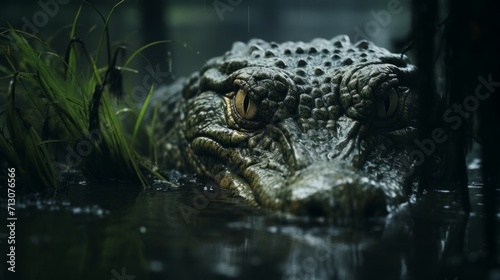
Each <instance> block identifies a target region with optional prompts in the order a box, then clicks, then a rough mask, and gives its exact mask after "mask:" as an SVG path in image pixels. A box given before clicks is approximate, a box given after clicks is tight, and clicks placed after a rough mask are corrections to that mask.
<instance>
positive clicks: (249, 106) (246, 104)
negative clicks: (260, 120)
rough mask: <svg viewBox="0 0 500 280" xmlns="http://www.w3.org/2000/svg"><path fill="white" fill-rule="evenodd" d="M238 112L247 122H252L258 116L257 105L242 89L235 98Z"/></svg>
mask: <svg viewBox="0 0 500 280" xmlns="http://www.w3.org/2000/svg"><path fill="white" fill-rule="evenodd" d="M233 100H234V107H235V108H236V112H237V113H238V114H239V115H240V116H241V117H242V118H244V119H246V120H252V119H254V118H255V116H256V115H257V105H255V102H253V100H252V99H251V98H250V96H249V95H248V94H247V93H246V92H245V91H244V90H242V89H240V90H238V92H237V93H236V96H235V97H234V99H233Z"/></svg>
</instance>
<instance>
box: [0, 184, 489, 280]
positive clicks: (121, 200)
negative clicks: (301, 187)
mask: <svg viewBox="0 0 500 280" xmlns="http://www.w3.org/2000/svg"><path fill="white" fill-rule="evenodd" d="M183 184H186V185H188V186H187V187H185V188H180V189H155V190H147V191H138V190H137V188H134V187H133V186H129V187H126V186H116V187H111V188H110V187H109V186H106V188H103V187H102V186H93V185H87V186H82V185H75V186H74V187H71V188H69V190H68V191H67V192H66V193H64V194H62V195H60V196H59V198H57V199H56V200H43V199H41V200H40V198H35V199H31V200H26V199H25V200H24V201H23V202H22V205H24V207H22V208H21V209H20V210H19V221H18V224H19V228H18V233H17V234H18V237H17V238H18V240H19V242H18V243H19V244H18V260H19V262H18V266H17V268H18V271H19V272H18V274H17V276H18V277H19V279H117V280H119V279H138V280H140V279H374V278H380V279H444V278H446V277H448V278H450V277H451V278H454V276H456V275H457V274H458V273H462V272H463V269H462V270H460V269H459V267H460V265H461V263H462V262H463V258H462V257H463V256H468V257H470V256H471V255H473V254H481V253H482V249H483V246H484V241H483V233H482V225H481V223H482V218H481V214H480V208H478V207H479V206H477V199H476V201H475V204H474V205H475V208H474V211H475V212H474V213H473V214H472V215H471V216H470V217H468V216H466V215H464V214H461V213H460V205H459V204H458V203H456V201H459V199H457V196H456V194H455V193H453V192H449V191H435V192H429V193H427V194H426V195H425V196H424V197H423V198H422V199H420V200H419V202H418V203H416V204H412V205H410V204H407V205H404V206H403V207H401V209H400V210H399V211H397V212H396V213H395V214H393V215H391V216H389V217H387V218H385V219H378V220H371V221H365V222H363V223H357V224H339V223H334V222H331V221H322V220H305V219H297V218H291V217H287V216H282V215H276V214H273V213H269V212H266V211H264V210H260V209H255V208H253V207H251V206H249V205H246V204H245V202H244V201H243V200H241V199H239V198H234V197H229V196H227V195H226V194H225V193H223V192H221V193H220V194H218V195H217V196H212V198H211V199H210V200H209V202H208V203H206V204H200V205H198V207H195V205H193V204H194V203H195V202H193V199H194V198H196V195H198V194H199V193H203V191H204V188H205V186H203V185H201V184H199V183H197V182H196V180H192V181H186V182H184V183H183ZM193 190H197V191H193ZM471 192H472V195H471V196H472V197H477V196H476V195H477V193H478V189H477V187H475V186H472V187H471ZM208 194H209V193H208ZM48 201H50V203H48ZM473 202H474V201H473ZM37 205H38V206H37ZM181 205H184V206H188V207H192V208H193V209H194V210H196V211H194V212H192V213H190V215H189V223H187V221H186V219H185V216H183V214H182V213H181V210H180V208H179V207H180V206H181ZM201 206H203V207H201ZM181 208H182V207H181ZM75 209H80V210H75ZM2 258H5V255H4V254H3V256H2ZM1 261H2V262H3V263H5V262H4V260H1ZM476 272H477V271H474V270H473V273H474V275H476V274H477V273H476ZM132 276H135V278H132ZM2 279H5V278H2Z"/></svg>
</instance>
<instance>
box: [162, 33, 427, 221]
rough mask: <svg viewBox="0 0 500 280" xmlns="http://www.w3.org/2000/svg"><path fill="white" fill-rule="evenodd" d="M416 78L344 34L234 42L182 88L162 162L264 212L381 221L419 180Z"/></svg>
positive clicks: (400, 58) (401, 60) (394, 59)
mask: <svg viewBox="0 0 500 280" xmlns="http://www.w3.org/2000/svg"><path fill="white" fill-rule="evenodd" d="M414 72H415V67H414V66H412V65H410V64H409V63H408V60H407V58H406V57H405V56H404V55H400V54H393V53H391V52H389V51H387V50H386V49H384V48H380V47H377V46H375V45H374V44H372V43H371V42H368V41H359V42H357V43H355V44H352V43H351V42H350V41H349V38H348V37H347V36H337V37H334V38H333V39H331V40H324V39H315V40H313V41H311V42H309V43H304V42H285V43H282V44H277V43H273V42H271V43H268V42H265V41H262V40H251V41H250V42H249V43H248V44H244V43H240V42H238V43H235V44H234V46H233V48H232V49H231V50H230V51H228V52H227V53H226V54H225V55H223V56H221V57H216V58H213V59H211V60H209V61H208V62H207V63H206V65H205V66H204V67H203V69H202V70H201V71H200V72H198V73H196V74H194V75H193V76H192V77H191V79H190V80H189V81H188V82H186V84H185V86H184V88H183V97H182V102H180V105H178V108H177V109H178V114H177V116H178V119H177V120H176V121H175V126H174V129H173V130H171V133H169V137H170V139H175V140H174V141H170V142H169V143H168V144H166V145H164V147H163V149H164V157H165V158H166V161H167V162H170V164H171V165H174V166H175V167H178V168H184V169H188V170H193V171H195V172H197V173H199V174H202V175H204V176H207V177H209V178H211V179H213V180H214V181H215V182H216V183H217V184H218V185H219V186H220V187H221V188H223V189H227V190H229V191H231V192H233V193H235V194H237V195H240V196H242V197H244V198H246V199H248V200H249V201H251V202H254V203H256V204H258V205H260V206H263V207H265V208H270V209H275V210H279V211H284V212H290V213H293V214H298V215H313V216H316V215H321V216H333V217H359V216H362V217H364V216H373V215H383V214H385V213H387V210H388V209H389V208H390V207H391V206H394V205H398V204H399V203H401V202H402V201H405V199H406V198H407V195H408V193H409V188H410V186H411V184H412V180H413V178H411V177H408V176H405V175H406V174H405V172H406V169H405V162H403V161H404V160H405V159H407V158H408V156H409V153H410V152H411V151H412V149H413V147H412V143H413V141H412V140H413V139H414V138H415V136H416V128H415V127H416V125H415V124H416V118H415V113H416V106H417V100H416V98H417V97H416V93H415V92H414V90H413V89H412V86H411V81H412V80H414V78H413V76H414V75H413V74H414Z"/></svg>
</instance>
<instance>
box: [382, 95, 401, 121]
mask: <svg viewBox="0 0 500 280" xmlns="http://www.w3.org/2000/svg"><path fill="white" fill-rule="evenodd" d="M398 105H399V96H398V92H397V91H396V89H394V88H393V89H391V92H390V93H389V94H388V95H387V97H386V98H385V99H384V101H383V102H382V103H380V104H379V105H378V108H377V117H379V118H380V119H386V118H389V117H391V116H392V115H393V114H394V112H396V109H397V108H398Z"/></svg>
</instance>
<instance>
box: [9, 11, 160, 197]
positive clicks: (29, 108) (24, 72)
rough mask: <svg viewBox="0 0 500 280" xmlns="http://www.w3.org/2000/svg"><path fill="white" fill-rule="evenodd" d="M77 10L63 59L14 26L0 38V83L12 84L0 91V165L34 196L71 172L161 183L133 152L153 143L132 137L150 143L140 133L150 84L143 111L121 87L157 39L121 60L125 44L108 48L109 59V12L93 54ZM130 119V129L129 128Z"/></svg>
mask: <svg viewBox="0 0 500 280" xmlns="http://www.w3.org/2000/svg"><path fill="white" fill-rule="evenodd" d="M82 5H83V4H82ZM118 5H119V4H117V5H115V6H114V8H116V7H117V6H118ZM82 7H83V6H80V9H79V10H78V12H77V15H76V17H75V20H74V23H73V26H72V29H71V32H70V37H69V38H70V40H69V44H68V47H67V49H66V52H65V54H59V53H58V52H57V51H56V50H55V49H53V48H52V47H51V46H50V44H49V43H48V42H47V41H44V40H43V39H41V38H38V37H36V36H34V35H31V34H28V33H25V32H23V31H20V30H16V29H14V28H8V29H5V30H4V31H3V32H1V33H0V35H1V40H2V41H3V42H2V44H1V45H2V48H1V50H2V53H3V61H2V63H0V71H1V72H2V73H3V74H4V75H5V76H4V81H10V84H9V86H8V90H6V91H5V90H3V91H2V93H1V94H0V97H2V98H5V100H6V102H5V106H3V105H0V166H1V167H2V168H3V167H7V166H8V167H14V168H16V170H17V172H18V174H20V176H19V178H20V179H21V180H23V182H22V183H24V184H23V185H24V186H25V187H29V189H30V190H37V191H38V190H46V189H52V190H56V189H58V188H59V187H60V185H61V181H62V179H63V177H64V174H66V173H67V172H68V171H73V170H77V171H81V172H82V174H83V175H84V176H85V177H87V178H89V179H96V180H102V179H116V180H126V181H139V182H141V183H142V184H143V185H147V179H146V177H147V176H148V174H151V175H153V176H154V177H156V178H160V179H162V180H163V178H162V176H161V175H160V174H159V173H157V172H156V171H155V169H154V167H153V164H152V163H150V162H149V161H148V160H145V159H144V158H143V157H142V156H141V154H140V153H139V148H141V149H144V147H142V146H145V145H151V141H149V140H147V141H146V143H142V141H139V140H138V139H141V140H143V139H150V137H149V136H150V134H151V133H152V132H151V131H149V132H148V131H147V130H146V129H145V128H144V127H145V126H146V124H145V123H144V116H145V113H146V109H147V107H148V105H149V101H150V98H151V94H152V92H153V89H154V85H152V86H151V88H149V91H148V93H147V96H145V99H144V101H143V104H142V105H141V106H138V104H137V100H133V99H132V98H128V97H127V90H126V89H124V88H123V79H124V75H127V74H129V73H130V72H133V70H131V69H129V68H127V65H128V64H129V63H130V62H131V61H132V60H133V58H135V57H136V56H137V55H138V54H139V53H140V52H141V51H142V50H143V49H144V48H146V47H149V46H151V45H154V44H158V43H162V42H155V43H151V44H149V45H147V46H144V47H143V48H141V49H139V50H137V51H135V52H134V53H132V54H131V55H130V57H129V58H128V59H127V60H126V61H122V60H121V59H120V58H121V57H122V56H123V54H124V53H125V48H124V47H123V46H117V47H113V48H114V54H111V51H112V47H111V44H110V42H109V36H108V31H107V25H108V22H109V20H110V18H111V14H112V12H113V10H114V8H113V9H112V10H111V12H110V13H109V15H108V16H107V17H106V18H105V17H104V16H102V15H101V14H100V15H101V18H102V19H103V21H104V27H103V30H102V32H101V38H100V43H99V46H98V48H97V51H96V52H95V53H92V54H91V53H89V52H88V50H87V48H86V46H85V43H84V42H83V41H82V40H80V39H79V38H78V37H77V35H78V34H77V31H76V26H77V23H78V19H79V17H80V14H81V11H82ZM104 44H106V47H105V48H103V45H104ZM102 49H105V50H106V51H107V65H105V66H101V67H100V66H98V63H99V61H102V60H103V59H99V55H100V54H101V52H102ZM120 62H122V63H123V64H122V65H120ZM129 75H130V74H129ZM4 83H5V82H4ZM2 103H3V102H1V103H0V104H2ZM4 107H5V108H4ZM131 122H132V127H133V129H132V130H131V129H128V128H127V126H129V125H130V123H131ZM151 147H152V145H151ZM149 150H150V151H153V149H152V148H151V149H149ZM148 156H149V157H150V158H155V156H154V155H148ZM146 158H147V157H146Z"/></svg>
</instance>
